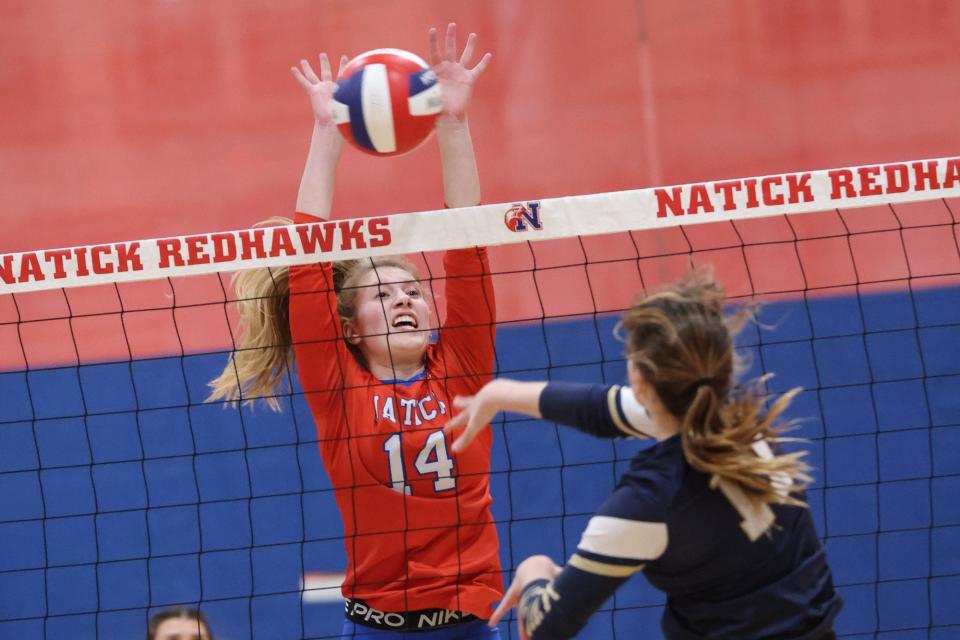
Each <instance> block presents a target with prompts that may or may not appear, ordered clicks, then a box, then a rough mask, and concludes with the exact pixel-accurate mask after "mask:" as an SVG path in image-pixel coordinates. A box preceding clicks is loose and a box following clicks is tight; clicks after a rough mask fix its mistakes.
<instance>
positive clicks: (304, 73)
mask: <svg viewBox="0 0 960 640" xmlns="http://www.w3.org/2000/svg"><path fill="white" fill-rule="evenodd" d="M346 62H347V58H346V56H341V58H340V68H341V69H342V68H343V66H344V65H345V64H346ZM290 71H291V72H292V73H293V76H294V77H295V78H296V79H297V82H299V83H300V86H302V87H303V90H304V91H305V92H306V93H307V95H308V96H309V97H310V106H311V108H312V109H313V134H312V135H311V137H310V151H309V152H308V153H307V163H306V166H305V167H304V168H303V177H302V178H301V179H300V190H299V191H298V192H297V213H305V214H308V215H310V216H314V217H316V218H322V219H327V218H329V217H330V211H331V207H332V205H333V187H334V181H335V179H336V177H337V164H338V163H339V161H340V152H341V151H342V149H343V137H342V136H341V135H340V132H339V131H338V130H337V125H336V124H335V123H334V121H333V93H334V92H335V91H336V90H337V83H336V82H334V80H333V73H332V72H331V69H330V60H329V59H328V58H327V54H326V53H321V54H320V76H319V77H318V76H317V74H316V73H315V72H314V70H313V67H311V66H310V63H309V62H307V61H306V60H301V61H300V68H297V67H290Z"/></svg>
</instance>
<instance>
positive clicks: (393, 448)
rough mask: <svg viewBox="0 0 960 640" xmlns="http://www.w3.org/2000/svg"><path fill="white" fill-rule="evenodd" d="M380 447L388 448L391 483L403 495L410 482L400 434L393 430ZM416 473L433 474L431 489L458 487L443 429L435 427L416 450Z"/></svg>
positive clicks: (407, 490) (385, 449) (407, 492)
mask: <svg viewBox="0 0 960 640" xmlns="http://www.w3.org/2000/svg"><path fill="white" fill-rule="evenodd" d="M383 450H384V451H386V452H387V460H388V462H389V464H390V483H391V485H392V486H393V490H394V491H397V492H399V493H403V494H405V495H408V496H409V495H411V493H412V491H411V489H410V485H408V484H407V479H406V472H405V470H404V467H403V455H402V451H401V444H400V434H399V433H395V434H393V435H392V436H390V437H389V438H387V439H386V441H385V442H384V443H383ZM413 466H414V468H415V469H416V470H417V473H419V474H420V475H423V476H428V475H433V476H434V480H433V490H434V491H438V492H439V491H450V490H451V489H455V488H456V487H457V481H456V479H455V478H454V477H453V473H452V472H453V460H451V459H450V456H449V454H448V453H447V439H446V436H445V435H444V433H443V431H442V430H441V431H434V432H433V433H431V434H430V435H429V437H427V441H426V443H425V444H424V445H423V448H422V449H420V452H419V453H418V454H417V458H416V460H414V462H413Z"/></svg>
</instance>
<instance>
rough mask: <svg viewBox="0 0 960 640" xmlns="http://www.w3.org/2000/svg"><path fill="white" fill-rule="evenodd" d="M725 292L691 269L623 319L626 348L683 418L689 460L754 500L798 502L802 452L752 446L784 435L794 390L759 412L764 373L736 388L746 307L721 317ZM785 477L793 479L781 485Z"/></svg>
mask: <svg viewBox="0 0 960 640" xmlns="http://www.w3.org/2000/svg"><path fill="white" fill-rule="evenodd" d="M723 303H724V294H723V290H722V289H721V288H720V286H719V285H718V284H717V283H716V282H715V281H714V280H713V278H712V276H710V275H709V274H708V273H706V272H704V271H699V272H696V273H694V274H692V275H690V276H689V277H687V278H686V279H684V280H682V281H681V282H679V283H677V284H675V285H674V286H672V287H670V288H668V289H666V290H665V291H662V292H660V293H657V294H655V295H652V296H650V297H647V298H645V299H643V300H640V301H638V302H637V303H636V304H634V305H633V306H632V307H631V308H630V309H629V310H628V311H627V312H626V313H625V314H624V317H623V319H622V321H621V326H622V329H623V330H625V333H626V337H625V341H626V351H627V353H626V355H627V358H628V359H629V360H630V361H631V362H632V363H633V365H634V366H635V367H637V369H638V370H639V371H640V372H641V373H642V374H643V376H644V377H645V378H646V379H647V380H648V381H649V382H650V383H651V384H652V385H653V387H654V389H655V390H656V392H657V395H658V397H659V398H660V401H661V402H662V403H663V405H664V407H665V408H666V409H667V410H668V411H669V412H670V413H671V414H673V415H675V416H677V417H678V418H680V420H681V428H680V434H681V441H682V444H683V453H684V457H685V458H686V460H687V462H688V463H689V464H690V466H692V467H693V468H695V469H697V470H699V471H702V472H704V473H707V474H711V475H712V476H713V479H712V481H711V486H713V487H714V488H716V486H717V485H718V484H719V482H720V481H721V480H728V481H731V482H733V483H735V484H736V485H737V486H739V487H740V488H741V489H742V490H743V492H744V493H745V494H746V496H747V497H748V498H749V499H750V501H751V502H752V503H754V504H772V503H784V504H794V505H804V503H803V501H802V500H800V499H799V498H797V497H796V496H794V495H791V494H795V493H799V492H802V491H803V490H804V489H805V488H806V486H807V485H808V484H809V483H810V481H811V478H810V476H809V475H808V472H809V471H810V467H809V466H808V465H807V464H806V463H805V462H804V461H803V460H802V459H801V458H802V456H804V455H805V452H797V453H787V454H780V455H773V456H770V457H761V456H758V455H757V453H756V451H755V449H754V445H755V444H756V443H758V442H760V441H766V442H768V443H770V444H773V443H777V442H784V441H786V440H788V439H786V438H784V437H783V436H782V434H783V432H784V431H785V430H787V429H788V428H789V426H790V425H789V424H787V425H780V424H778V421H779V418H780V417H781V416H782V414H783V412H784V410H785V409H786V408H787V406H788V405H789V404H790V401H791V399H792V398H793V397H794V396H795V395H796V394H797V393H798V392H799V391H800V389H792V390H790V391H789V392H787V393H785V394H783V395H781V396H779V397H777V398H775V399H773V401H772V403H771V404H770V406H769V408H768V409H767V410H766V411H764V396H763V394H762V393H761V390H760V387H761V386H762V383H763V381H764V380H765V379H766V378H762V379H760V380H758V381H754V382H753V383H751V384H749V385H746V386H745V387H742V388H734V380H735V375H736V373H737V370H738V369H739V368H740V366H739V362H738V360H737V355H736V351H735V349H734V345H733V336H734V335H736V333H737V332H738V331H739V329H740V328H741V327H742V326H743V324H744V321H745V320H746V319H747V318H749V317H750V315H751V312H750V311H749V310H748V309H744V310H741V311H740V312H739V313H737V314H734V315H731V316H725V315H724V313H723ZM787 478H789V480H790V481H791V482H792V484H791V485H790V486H789V490H788V491H784V489H785V488H786V487H785V484H786V483H785V482H784V480H786V479H787Z"/></svg>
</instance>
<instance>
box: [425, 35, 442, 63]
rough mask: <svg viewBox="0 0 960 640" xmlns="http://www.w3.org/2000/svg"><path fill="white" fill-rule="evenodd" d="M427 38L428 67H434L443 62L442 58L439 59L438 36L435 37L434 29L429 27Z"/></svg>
mask: <svg viewBox="0 0 960 640" xmlns="http://www.w3.org/2000/svg"><path fill="white" fill-rule="evenodd" d="M427 38H428V39H429V41H430V65H431V66H434V67H435V66H437V65H438V64H440V63H441V62H443V58H441V57H440V36H439V35H437V30H436V29H435V28H434V27H430V31H429V33H428V34H427Z"/></svg>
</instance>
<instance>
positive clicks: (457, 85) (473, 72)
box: [429, 22, 493, 120]
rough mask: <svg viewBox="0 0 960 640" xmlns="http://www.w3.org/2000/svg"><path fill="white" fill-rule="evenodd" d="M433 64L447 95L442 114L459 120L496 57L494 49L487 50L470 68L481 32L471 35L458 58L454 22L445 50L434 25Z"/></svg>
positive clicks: (431, 53)
mask: <svg viewBox="0 0 960 640" xmlns="http://www.w3.org/2000/svg"><path fill="white" fill-rule="evenodd" d="M429 38H430V66H431V67H432V68H433V72H434V73H435V74H436V75H437V82H438V83H439V85H440V92H441V94H442V96H443V111H442V113H441V118H442V117H444V116H447V117H449V118H453V119H456V120H463V118H465V117H466V115H467V109H468V108H469V107H470V99H471V97H472V96H473V85H474V84H475V83H476V81H477V78H478V77H480V74H481V73H483V70H484V69H486V68H487V65H488V64H490V59H491V58H492V57H493V55H492V54H490V53H485V54H483V57H482V58H480V62H478V63H477V64H476V66H474V67H473V68H472V69H471V68H469V65H470V62H471V60H473V54H474V49H475V48H476V44H477V34H475V33H471V34H470V35H469V36H468V37H467V44H466V45H464V47H463V53H461V54H460V59H459V60H458V59H457V25H456V23H453V22H451V23H450V24H448V25H447V35H446V38H445V39H444V47H443V51H442V52H441V51H440V36H439V34H438V33H437V30H436V29H430V34H429Z"/></svg>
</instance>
